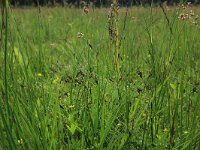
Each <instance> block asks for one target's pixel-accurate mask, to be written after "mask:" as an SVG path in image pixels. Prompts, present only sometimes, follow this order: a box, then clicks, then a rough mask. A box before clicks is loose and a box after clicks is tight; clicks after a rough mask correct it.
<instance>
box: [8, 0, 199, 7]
mask: <svg viewBox="0 0 200 150" xmlns="http://www.w3.org/2000/svg"><path fill="white" fill-rule="evenodd" d="M111 2H112V0H11V1H10V3H11V4H12V5H14V6H19V5H33V4H34V5H36V6H37V5H38V4H40V5H55V4H60V5H73V6H78V7H79V6H82V5H84V4H93V5H95V6H98V7H99V6H109V5H110V4H111ZM118 2H119V4H120V5H122V6H126V5H128V6H133V5H146V4H148V5H149V4H151V3H155V4H156V3H160V2H165V0H153V1H152V0H118ZM166 2H167V3H168V4H170V5H173V4H178V3H179V2H192V3H194V4H199V3H200V0H190V1H185V0H184V1H183V0H166Z"/></svg>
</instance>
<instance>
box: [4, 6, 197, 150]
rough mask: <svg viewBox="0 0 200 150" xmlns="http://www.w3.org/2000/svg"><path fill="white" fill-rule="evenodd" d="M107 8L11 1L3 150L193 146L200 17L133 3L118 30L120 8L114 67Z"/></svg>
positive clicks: (120, 10)
mask: <svg viewBox="0 0 200 150" xmlns="http://www.w3.org/2000/svg"><path fill="white" fill-rule="evenodd" d="M192 9H193V10H194V12H195V15H198V14H199V11H198V8H192ZM108 11H109V10H108V9H104V8H102V9H94V11H92V10H90V11H89V13H88V14H85V13H84V12H83V11H82V10H79V9H66V8H42V9H41V10H38V9H34V8H33V9H15V10H12V11H11V10H9V8H8V10H7V15H8V16H9V17H8V18H7V19H8V20H7V21H8V24H7V26H6V27H7V28H6V29H5V30H4V31H3V35H4V36H3V39H4V41H3V44H2V46H3V48H2V49H3V50H5V51H0V53H1V55H0V137H1V141H0V149H80V150H82V149H198V148H199V147H198V146H199V138H200V130H199V129H200V116H199V114H200V109H199V107H200V102H199V99H200V93H199V85H200V77H199V75H200V70H199V68H200V66H199V65H200V61H199V58H200V51H199V48H200V44H199V35H200V34H199V33H200V30H199V24H198V19H197V20H196V21H197V24H196V23H195V24H194V23H192V22H191V20H190V19H183V18H181V17H180V16H179V14H181V13H182V12H183V11H185V9H184V10H183V9H182V8H180V9H175V8H169V10H168V11H166V14H167V17H168V19H169V23H167V20H166V16H165V15H164V14H163V13H162V9H161V8H142V7H138V8H130V9H129V13H128V15H127V22H126V28H125V30H124V28H123V26H124V22H122V20H124V16H125V13H126V11H125V10H124V9H119V12H118V17H119V21H118V30H119V36H121V34H122V33H123V32H124V38H123V39H122V41H121V48H120V56H119V58H120V68H119V71H120V74H117V73H116V71H115V70H114V69H113V59H112V58H113V51H112V48H111V47H110V37H109V33H108V20H107V12H108ZM179 18H180V19H179ZM169 25H170V26H171V28H172V32H170V30H169ZM6 30H7V32H6ZM122 31H123V32H122ZM6 33H7V34H6ZM6 38H7V40H5V39H6ZM4 54H6V55H4ZM5 59H6V62H5ZM5 77H6V79H5Z"/></svg>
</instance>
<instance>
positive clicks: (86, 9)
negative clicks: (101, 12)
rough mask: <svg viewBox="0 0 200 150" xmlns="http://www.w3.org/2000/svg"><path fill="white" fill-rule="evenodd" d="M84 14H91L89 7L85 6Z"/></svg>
mask: <svg viewBox="0 0 200 150" xmlns="http://www.w3.org/2000/svg"><path fill="white" fill-rule="evenodd" d="M83 12H84V14H86V15H87V14H88V13H89V8H88V7H87V6H84V7H83Z"/></svg>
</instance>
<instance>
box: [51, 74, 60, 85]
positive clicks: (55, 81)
mask: <svg viewBox="0 0 200 150" xmlns="http://www.w3.org/2000/svg"><path fill="white" fill-rule="evenodd" d="M59 82H60V78H59V77H58V76H56V78H55V79H54V80H53V84H56V83H59Z"/></svg>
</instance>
